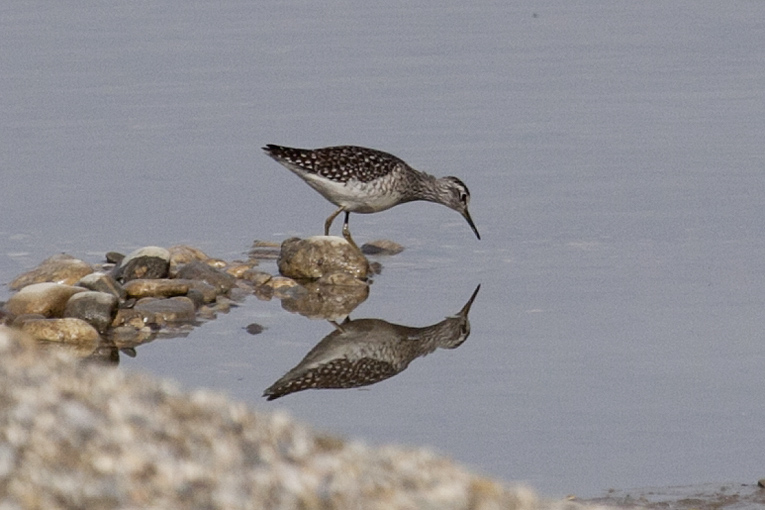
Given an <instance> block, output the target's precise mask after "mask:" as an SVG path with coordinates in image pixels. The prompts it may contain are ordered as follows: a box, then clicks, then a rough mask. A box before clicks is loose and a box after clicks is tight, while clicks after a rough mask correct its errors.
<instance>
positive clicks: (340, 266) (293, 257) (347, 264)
mask: <svg viewBox="0 0 765 510" xmlns="http://www.w3.org/2000/svg"><path fill="white" fill-rule="evenodd" d="M277 262H278V265H279V272H280V273H281V274H283V275H284V276H288V277H290V278H296V279H311V280H315V279H317V278H321V277H322V276H324V275H327V274H330V273H336V272H343V273H348V274H350V275H352V276H353V277H355V278H359V279H362V280H363V279H366V277H367V275H368V274H369V262H368V261H367V259H366V257H364V255H362V254H361V253H360V252H359V251H358V250H357V249H355V248H353V247H352V246H351V245H350V244H349V243H348V242H347V241H346V240H345V239H343V238H340V237H331V236H315V237H309V238H308V239H298V238H296V237H293V238H290V239H287V240H285V241H284V242H283V243H282V250H281V253H280V254H279V259H278V261H277Z"/></svg>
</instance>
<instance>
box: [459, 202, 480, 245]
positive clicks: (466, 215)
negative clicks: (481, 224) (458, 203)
mask: <svg viewBox="0 0 765 510" xmlns="http://www.w3.org/2000/svg"><path fill="white" fill-rule="evenodd" d="M462 216H463V217H464V218H465V219H466V220H467V222H468V225H470V228H472V229H473V232H475V236H476V237H477V238H478V239H479V240H480V239H481V234H479V233H478V229H477V228H475V223H473V218H471V217H470V213H469V212H468V210H467V209H465V211H464V212H463V213H462Z"/></svg>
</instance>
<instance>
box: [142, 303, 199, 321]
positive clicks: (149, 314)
mask: <svg viewBox="0 0 765 510" xmlns="http://www.w3.org/2000/svg"><path fill="white" fill-rule="evenodd" d="M133 311H134V312H138V313H140V314H142V315H143V316H144V322H146V323H153V324H160V325H163V324H165V323H168V322H193V321H194V320H195V319H196V316H195V313H194V312H195V308H194V302H193V301H191V299H189V298H187V297H184V296H181V297H173V298H169V299H142V300H140V301H139V302H138V303H136V305H135V306H134V307H133Z"/></svg>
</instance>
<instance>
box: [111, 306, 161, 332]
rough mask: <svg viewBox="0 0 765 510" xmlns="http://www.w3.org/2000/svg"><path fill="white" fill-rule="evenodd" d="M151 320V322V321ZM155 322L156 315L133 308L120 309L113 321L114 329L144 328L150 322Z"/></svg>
mask: <svg viewBox="0 0 765 510" xmlns="http://www.w3.org/2000/svg"><path fill="white" fill-rule="evenodd" d="M149 319H150V320H149ZM153 321H154V315H151V314H144V313H141V312H140V311H138V310H134V309H133V308H120V309H119V310H117V315H115V317H114V321H112V327H113V328H115V329H116V328H118V327H122V326H127V327H131V328H135V329H141V328H143V327H144V326H145V325H146V324H147V323H148V322H153Z"/></svg>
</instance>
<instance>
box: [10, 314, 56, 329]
mask: <svg viewBox="0 0 765 510" xmlns="http://www.w3.org/2000/svg"><path fill="white" fill-rule="evenodd" d="M34 319H47V317H46V316H44V315H42V314H40V313H25V314H22V315H18V316H16V317H15V318H14V319H13V322H12V323H11V324H10V325H11V326H12V327H14V328H16V329H21V326H23V325H24V323H25V322H27V321H31V320H34Z"/></svg>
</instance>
